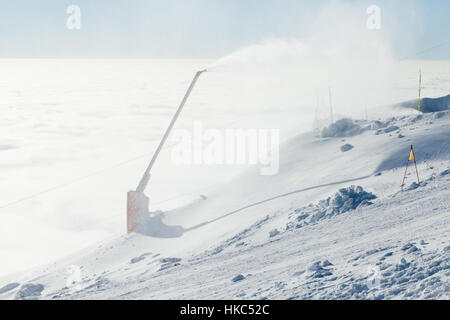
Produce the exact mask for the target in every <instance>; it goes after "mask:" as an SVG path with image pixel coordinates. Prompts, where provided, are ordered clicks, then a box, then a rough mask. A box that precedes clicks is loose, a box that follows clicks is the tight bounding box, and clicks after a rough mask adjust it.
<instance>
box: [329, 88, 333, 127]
mask: <svg viewBox="0 0 450 320" xmlns="http://www.w3.org/2000/svg"><path fill="white" fill-rule="evenodd" d="M328 95H329V97H330V116H331V123H333V122H334V119H333V104H332V100H331V87H328Z"/></svg>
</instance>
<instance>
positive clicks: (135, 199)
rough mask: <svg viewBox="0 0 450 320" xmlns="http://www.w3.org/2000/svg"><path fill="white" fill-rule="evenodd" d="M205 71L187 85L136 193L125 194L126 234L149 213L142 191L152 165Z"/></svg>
mask: <svg viewBox="0 0 450 320" xmlns="http://www.w3.org/2000/svg"><path fill="white" fill-rule="evenodd" d="M206 71H207V70H206V69H205V70H201V71H198V72H197V73H196V74H195V77H194V79H193V80H192V82H191V84H190V85H189V88H188V90H187V91H186V94H185V95H184V97H183V100H182V101H181V103H180V106H179V107H178V109H177V111H176V112H175V114H174V116H173V117H172V120H171V121H170V124H169V126H168V127H167V129H166V131H165V133H164V136H163V137H162V139H161V142H160V143H159V145H158V148H156V151H155V153H154V154H153V157H152V159H151V161H150V163H149V165H148V166H147V169H146V170H145V172H144V175H143V176H142V178H141V181H140V182H139V185H138V186H137V188H136V191H129V192H128V193H127V233H128V234H129V233H132V232H134V231H135V230H136V229H137V228H139V226H140V225H141V224H142V222H143V221H145V217H146V216H148V215H149V214H150V213H149V202H150V199H149V198H148V197H147V196H146V195H145V194H144V190H145V189H146V188H147V185H148V182H149V181H150V171H151V169H152V167H153V165H154V164H155V162H156V159H157V158H158V155H159V153H160V152H161V150H162V148H163V146H164V143H165V142H166V140H167V138H168V137H169V135H170V132H171V131H172V128H173V126H174V125H175V122H176V121H177V119H178V117H179V116H180V113H181V111H182V110H183V107H184V105H185V104H186V102H187V100H188V98H189V95H190V94H191V92H192V90H193V89H194V87H195V84H196V83H197V80H198V78H199V77H200V76H201V75H202V73H204V72H206Z"/></svg>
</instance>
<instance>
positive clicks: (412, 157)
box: [409, 149, 416, 161]
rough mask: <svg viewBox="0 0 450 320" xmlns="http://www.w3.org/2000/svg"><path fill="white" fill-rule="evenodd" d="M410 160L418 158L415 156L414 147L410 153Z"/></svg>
mask: <svg viewBox="0 0 450 320" xmlns="http://www.w3.org/2000/svg"><path fill="white" fill-rule="evenodd" d="M409 160H410V161H414V160H416V158H415V157H414V151H413V149H411V152H410V153H409Z"/></svg>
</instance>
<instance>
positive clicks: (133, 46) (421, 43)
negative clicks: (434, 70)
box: [0, 0, 450, 59]
mask: <svg viewBox="0 0 450 320" xmlns="http://www.w3.org/2000/svg"><path fill="white" fill-rule="evenodd" d="M330 3H334V4H335V5H336V4H337V5H342V6H344V7H345V8H350V9H351V10H349V11H351V14H350V15H349V17H347V19H350V20H354V21H358V23H359V24H360V25H361V28H365V21H366V20H367V17H368V16H367V13H366V9H367V7H368V6H369V5H372V4H375V5H378V6H379V7H380V9H381V23H382V28H381V30H379V31H376V32H382V33H384V34H385V35H386V36H388V38H389V41H390V44H391V46H392V48H393V50H394V53H395V55H396V56H397V57H400V58H402V57H410V58H423V59H449V58H450V19H449V16H448V13H449V12H450V1H448V0H395V1H394V0H380V1H375V0H370V1H366V0H341V1H339V0H335V1H328V0H315V1H310V0H307V1H303V0H130V1H121V0H70V1H66V0H14V1H8V2H6V1H2V4H1V6H0V39H1V42H0V57H1V58H21V57H30V58H218V57H220V56H223V55H225V54H229V53H230V52H233V51H235V50H236V49H239V48H241V47H243V46H246V45H250V44H253V43H257V42H259V41H262V40H264V39H267V38H296V39H299V40H302V39H303V38H307V37H308V38H310V37H311V35H313V34H314V28H313V27H312V26H313V25H314V22H315V20H316V19H317V17H318V15H319V14H320V12H321V10H322V9H323V7H324V6H327V5H329V4H330ZM71 4H74V5H78V6H79V7H80V9H81V29H80V30H68V29H67V27H66V21H67V19H68V17H69V15H68V14H67V13H66V9H67V7H68V6H69V5H71ZM336 23H345V21H339V20H337V21H336ZM331 27H332V26H331ZM368 32H369V31H368ZM445 42H447V44H444V45H441V46H439V47H437V48H435V49H433V50H430V51H428V52H426V53H423V54H420V55H419V56H415V54H416V53H418V52H421V51H423V50H424V49H428V48H430V47H434V46H436V45H439V44H442V43H445Z"/></svg>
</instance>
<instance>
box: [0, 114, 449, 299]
mask: <svg viewBox="0 0 450 320" xmlns="http://www.w3.org/2000/svg"><path fill="white" fill-rule="evenodd" d="M341 124H345V125H344V126H342V125H341ZM356 127H358V128H360V130H356V131H355V130H354V128H356ZM330 129H331V130H329V132H331V133H330V134H326V135H323V134H322V135H320V134H314V133H304V134H300V135H298V136H296V137H294V138H292V139H290V140H289V141H287V142H286V143H285V144H284V145H283V146H282V147H281V150H280V154H281V155H282V157H281V158H280V161H281V163H280V172H279V174H278V175H274V176H260V175H259V174H258V170H257V169H251V170H249V171H247V172H246V173H244V174H242V175H241V176H239V177H237V178H236V179H235V180H233V181H232V182H231V183H229V184H226V185H225V186H223V187H222V188H220V189H219V190H215V191H211V192H210V193H209V194H205V196H202V197H201V198H199V200H198V201H195V202H192V203H190V204H188V205H186V206H183V207H180V208H178V209H175V210H169V211H161V212H159V213H158V215H157V219H156V220H155V223H156V224H158V225H159V226H164V228H168V229H170V228H176V230H177V232H176V233H174V235H173V236H172V237H157V236H152V235H148V234H145V232H143V233H134V234H130V235H124V236H121V237H119V238H116V239H114V240H111V241H104V242H103V243H101V244H99V245H96V246H94V247H92V248H90V249H88V250H83V251H81V252H80V253H78V254H74V255H72V256H70V257H69V258H66V259H63V260H60V261H58V262H55V263H53V264H50V265H48V266H46V267H42V268H38V269H34V270H32V271H29V272H27V273H22V274H17V275H11V276H8V277H7V278H3V279H2V280H1V282H0V298H2V299H336V298H338V299H449V298H450V283H449V276H450V268H449V266H450V264H449V262H450V174H449V171H450V112H448V111H447V112H441V113H429V114H423V115H417V114H415V115H400V116H394V117H389V118H384V119H383V118H380V119H378V120H359V121H357V122H356V121H353V120H346V121H345V123H344V122H342V121H341V122H340V123H339V124H338V125H336V124H335V125H334V126H331V128H330ZM340 132H341V133H342V132H344V134H341V133H340ZM349 132H351V134H350V133H349ZM343 144H349V145H351V146H353V148H352V149H351V150H350V151H347V152H342V151H341V147H342V145H343ZM411 145H413V146H414V150H415V155H416V158H417V164H418V171H419V175H420V179H421V181H420V183H417V181H416V173H415V171H414V168H411V167H410V168H409V171H408V174H407V178H406V186H407V188H405V189H404V191H401V190H400V184H401V181H402V178H403V173H404V170H405V167H404V166H405V164H406V161H407V159H408V156H409V149H410V146H411ZM150 206H152V203H151V201H150Z"/></svg>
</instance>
